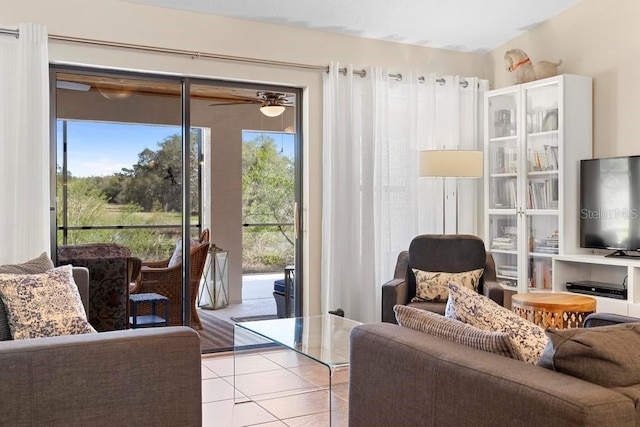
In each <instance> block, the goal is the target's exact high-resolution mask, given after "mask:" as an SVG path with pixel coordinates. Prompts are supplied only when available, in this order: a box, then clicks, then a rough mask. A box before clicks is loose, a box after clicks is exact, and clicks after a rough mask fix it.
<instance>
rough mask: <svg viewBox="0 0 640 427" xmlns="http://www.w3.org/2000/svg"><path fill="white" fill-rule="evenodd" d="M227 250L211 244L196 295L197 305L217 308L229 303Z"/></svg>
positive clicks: (205, 307) (210, 308) (211, 308)
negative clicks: (200, 284)
mask: <svg viewBox="0 0 640 427" xmlns="http://www.w3.org/2000/svg"><path fill="white" fill-rule="evenodd" d="M228 255H229V252H228V251H225V250H224V249H221V248H219V247H217V246H216V245H215V244H212V245H211V246H210V247H209V259H208V260H207V265H206V266H205V270H204V274H203V282H202V288H201V289H200V295H198V307H200V308H204V309H208V310H217V309H219V308H224V307H226V306H228V305H229V273H228V271H227V258H228Z"/></svg>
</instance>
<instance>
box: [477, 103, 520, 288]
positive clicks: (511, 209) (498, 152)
mask: <svg viewBox="0 0 640 427" xmlns="http://www.w3.org/2000/svg"><path fill="white" fill-rule="evenodd" d="M518 96H519V95H518V92H517V91H511V92H505V93H501V94H497V95H495V96H492V97H489V98H488V99H487V103H488V105H487V112H488V113H487V114H488V115H487V119H488V126H487V130H486V131H487V132H488V146H487V147H486V153H487V160H486V161H487V172H488V173H487V175H488V179H487V185H486V189H485V191H486V192H487V202H488V213H489V215H488V221H489V224H488V232H489V235H488V246H489V250H490V251H491V253H492V254H493V258H494V261H495V263H496V275H497V279H498V282H500V283H501V284H503V285H507V286H513V287H516V286H517V284H518V270H519V269H518V216H517V207H518V199H519V193H520V190H519V188H520V186H519V183H518V172H519V169H520V147H519V145H518V132H519V130H520V126H518V117H519V111H518Z"/></svg>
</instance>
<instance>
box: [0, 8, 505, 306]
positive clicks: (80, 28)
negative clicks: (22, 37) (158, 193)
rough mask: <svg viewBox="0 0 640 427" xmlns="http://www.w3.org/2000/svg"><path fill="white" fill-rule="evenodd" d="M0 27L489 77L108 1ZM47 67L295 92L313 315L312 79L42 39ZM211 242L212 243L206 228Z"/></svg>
mask: <svg viewBox="0 0 640 427" xmlns="http://www.w3.org/2000/svg"><path fill="white" fill-rule="evenodd" d="M0 17H1V18H0V19H2V22H1V24H4V25H15V24H17V23H20V22H31V23H38V24H42V25H45V26H46V27H47V29H48V31H49V33H50V34H56V35H64V36H74V37H82V38H89V39H99V40H107V41H116V42H123V43H132V44H141V45H151V46H158V47H164V48H175V49H186V50H191V51H200V52H211V53H218V54H226V55H234V56H243V57H253V58H265V59H271V60H278V61H288V62H299V63H306V64H314V65H327V64H328V63H329V62H330V61H338V62H340V63H353V64H355V65H356V66H366V65H379V66H386V67H389V68H390V69H391V70H392V71H402V70H405V69H412V70H417V71H422V72H436V73H439V74H441V75H446V74H459V75H462V76H478V77H482V78H488V77H490V75H491V73H492V72H493V66H492V64H491V63H490V61H487V58H486V56H482V55H476V54H465V53H459V52H451V51H445V50H439V49H429V48H422V47H416V46H408V45H401V44H396V43H391V42H381V41H374V40H369V39H362V38H357V37H351V36H344V35H337V34H330V33H325V32H319V31H310V30H303V29H297V28H292V27H291V28H290V27H284V26H278V25H272V24H259V23H255V22H249V21H242V20H236V19H229V18H223V17H218V16H213V15H205V14H196V13H191V12H181V11H177V10H170V9H162V8H153V7H149V6H143V5H137V4H130V3H123V2H120V1H115V0H56V1H55V2H53V1H39V0H20V1H17V0H0ZM49 55H50V59H51V61H52V62H55V63H71V64H82V65H91V66H99V67H112V68H118V69H132V70H140V71H150V72H157V73H169V74H180V75H189V76H201V77H211V78H222V79H230V80H243V81H252V82H268V83H277V84H282V85H289V86H296V87H301V88H304V105H303V111H304V124H303V129H302V132H303V135H304V141H303V145H304V148H303V150H304V152H305V153H306V155H305V158H304V170H305V174H304V178H303V179H304V184H303V185H304V192H305V200H304V202H303V230H302V231H303V233H302V237H303V239H304V247H305V260H304V266H303V268H304V272H305V275H306V277H305V278H304V282H305V283H306V284H307V286H308V288H307V289H306V290H305V301H304V310H305V313H307V314H316V313H318V312H319V310H320V253H321V250H320V249H321V227H322V218H321V202H322V193H321V186H322V164H321V160H320V159H321V158H322V73H321V72H319V71H309V70H300V69H288V68H279V67H271V66H265V65H250V64H243V63H236V62H226V61H215V60H208V59H193V58H190V57H184V56H175V55H168V54H162V53H150V52H149V53H147V52H140V51H134V50H127V49H118V48H108V47H100V46H87V45H80V44H75V43H67V42H57V41H52V42H51V43H50V46H49ZM212 231H213V235H212V238H213V240H214V241H215V240H216V235H215V232H216V231H215V230H212Z"/></svg>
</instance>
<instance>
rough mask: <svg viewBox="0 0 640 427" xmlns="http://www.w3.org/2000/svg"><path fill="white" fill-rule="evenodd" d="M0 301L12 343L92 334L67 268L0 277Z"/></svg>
mask: <svg viewBox="0 0 640 427" xmlns="http://www.w3.org/2000/svg"><path fill="white" fill-rule="evenodd" d="M0 298H1V299H2V302H3V303H4V305H5V308H6V311H7V318H8V320H9V329H10V330H11V335H13V339H15V340H18V339H27V338H42V337H50V336H56V335H76V334H86V333H95V332H96V331H95V329H93V327H92V326H91V325H90V324H89V322H88V321H87V315H86V313H85V311H84V307H83V305H82V300H81V299H80V293H79V292H78V287H77V286H76V284H75V282H74V281H73V275H72V268H71V266H70V265H65V266H62V267H58V268H55V269H53V270H49V271H46V272H44V273H40V274H0Z"/></svg>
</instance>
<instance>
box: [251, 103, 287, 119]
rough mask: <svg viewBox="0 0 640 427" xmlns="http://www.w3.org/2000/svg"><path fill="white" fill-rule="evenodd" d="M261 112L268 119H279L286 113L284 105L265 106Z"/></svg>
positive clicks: (261, 108)
mask: <svg viewBox="0 0 640 427" xmlns="http://www.w3.org/2000/svg"><path fill="white" fill-rule="evenodd" d="M254 111H255V110H254ZM260 112H261V113H262V114H264V115H265V116H267V117H278V116H279V115H280V114H282V113H284V107H283V106H282V105H264V106H262V107H260Z"/></svg>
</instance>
